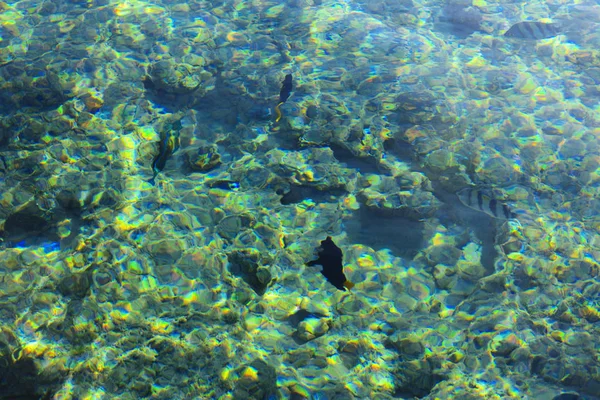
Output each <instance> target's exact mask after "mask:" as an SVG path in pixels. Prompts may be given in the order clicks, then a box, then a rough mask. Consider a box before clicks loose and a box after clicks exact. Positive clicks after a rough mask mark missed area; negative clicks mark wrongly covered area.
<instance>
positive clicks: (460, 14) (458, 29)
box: [439, 2, 483, 37]
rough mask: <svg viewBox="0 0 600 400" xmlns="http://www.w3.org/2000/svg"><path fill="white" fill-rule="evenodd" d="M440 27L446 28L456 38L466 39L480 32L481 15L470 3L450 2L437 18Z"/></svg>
mask: <svg viewBox="0 0 600 400" xmlns="http://www.w3.org/2000/svg"><path fill="white" fill-rule="evenodd" d="M439 20H440V22H441V23H442V25H447V26H448V28H449V29H448V31H449V32H450V33H452V34H454V35H456V36H458V37H467V36H469V35H471V34H472V33H474V32H476V31H479V30H481V23H482V22H483V14H482V13H481V11H480V10H479V8H477V7H473V6H471V5H470V3H466V4H458V3H456V2H451V3H448V4H446V5H445V6H444V7H443V8H442V11H441V13H440V17H439Z"/></svg>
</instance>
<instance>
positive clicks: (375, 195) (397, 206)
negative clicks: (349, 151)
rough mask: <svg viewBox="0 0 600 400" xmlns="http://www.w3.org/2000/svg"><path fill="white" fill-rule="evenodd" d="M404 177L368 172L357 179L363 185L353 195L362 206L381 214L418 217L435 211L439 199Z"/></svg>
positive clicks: (417, 182)
mask: <svg viewBox="0 0 600 400" xmlns="http://www.w3.org/2000/svg"><path fill="white" fill-rule="evenodd" d="M406 178H407V179H403V176H399V177H389V176H368V177H367V178H365V179H363V180H361V181H360V182H359V185H360V186H363V187H365V188H364V189H361V190H360V191H359V192H358V194H357V196H356V197H357V199H358V200H359V201H360V202H361V203H362V204H364V205H365V206H366V207H368V208H369V209H372V210H374V211H377V212H378V213H381V214H382V215H389V216H398V217H404V218H409V219H413V220H421V219H422V218H425V217H428V216H432V215H433V214H435V212H436V211H437V209H438V208H439V207H440V206H441V205H442V203H441V202H440V201H439V200H438V199H437V198H436V197H435V196H434V195H433V193H431V192H430V191H427V190H424V189H422V188H421V187H420V185H421V182H420V181H419V180H418V179H412V177H410V176H407V177H406ZM413 185H415V186H413Z"/></svg>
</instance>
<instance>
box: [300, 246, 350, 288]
mask: <svg viewBox="0 0 600 400" xmlns="http://www.w3.org/2000/svg"><path fill="white" fill-rule="evenodd" d="M318 255H319V258H317V259H316V260H314V261H310V262H308V263H306V265H308V266H310V267H312V266H313V265H321V266H322V267H323V269H322V270H321V273H322V274H323V276H325V278H327V280H328V281H329V282H330V283H331V284H332V285H333V286H335V287H336V288H338V289H339V290H346V289H352V288H353V287H354V283H352V282H350V281H349V280H348V279H346V275H344V267H343V265H342V257H343V255H342V249H340V248H339V247H337V246H336V245H335V243H333V240H331V236H327V239H325V240H323V241H322V242H321V247H320V248H319V253H318Z"/></svg>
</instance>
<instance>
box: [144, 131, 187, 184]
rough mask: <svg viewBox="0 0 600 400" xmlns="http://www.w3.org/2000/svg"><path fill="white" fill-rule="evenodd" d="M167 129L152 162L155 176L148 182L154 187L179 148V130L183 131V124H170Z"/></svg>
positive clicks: (161, 137) (162, 134)
mask: <svg viewBox="0 0 600 400" xmlns="http://www.w3.org/2000/svg"><path fill="white" fill-rule="evenodd" d="M166 128H167V129H164V130H163V131H162V132H161V133H160V142H158V154H157V155H156V157H155V158H154V161H152V171H153V172H154V175H152V178H150V180H149V181H148V182H149V183H151V184H152V185H154V183H155V182H154V180H155V179H156V175H158V173H159V172H160V171H162V170H163V169H164V168H165V165H166V164H167V160H168V159H169V158H170V157H171V156H172V155H173V153H175V151H176V150H177V149H178V148H179V130H180V129H181V122H179V121H177V122H176V123H174V124H169V126H168V127H166Z"/></svg>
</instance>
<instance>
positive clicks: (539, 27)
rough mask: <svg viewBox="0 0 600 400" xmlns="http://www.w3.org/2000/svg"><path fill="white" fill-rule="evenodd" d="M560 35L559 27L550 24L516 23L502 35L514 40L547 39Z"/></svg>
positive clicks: (534, 22)
mask: <svg viewBox="0 0 600 400" xmlns="http://www.w3.org/2000/svg"><path fill="white" fill-rule="evenodd" d="M558 34H560V26H559V24H556V23H551V22H536V21H522V22H517V23H516V24H514V25H513V26H511V27H510V29H509V30H507V31H506V32H505V33H504V36H506V37H511V38H516V39H533V40H540V39H548V38H551V37H554V36H556V35H558Z"/></svg>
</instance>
